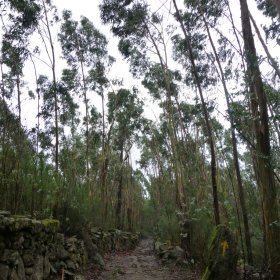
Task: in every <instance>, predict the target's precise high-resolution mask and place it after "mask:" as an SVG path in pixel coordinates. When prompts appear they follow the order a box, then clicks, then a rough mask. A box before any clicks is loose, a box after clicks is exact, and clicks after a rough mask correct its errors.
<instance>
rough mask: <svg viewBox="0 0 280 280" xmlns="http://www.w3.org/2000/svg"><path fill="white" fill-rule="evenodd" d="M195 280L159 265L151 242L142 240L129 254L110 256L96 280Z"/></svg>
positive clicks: (176, 269) (193, 277)
mask: <svg viewBox="0 0 280 280" xmlns="http://www.w3.org/2000/svg"><path fill="white" fill-rule="evenodd" d="M113 279H115V280H117V279H120V280H152V279H153V280H177V279H178V280H179V279H180V280H197V279H199V278H197V276H195V274H194V273H192V272H189V271H186V270H182V269H180V268H178V267H176V266H172V267H170V266H169V267H168V266H163V265H161V264H160V263H159V261H158V260H157V258H156V257H155V256H154V252H153V240H152V239H145V240H142V241H141V242H140V244H139V246H138V247H137V248H136V249H135V250H134V251H132V252H130V253H121V254H119V253H118V254H112V255H111V256H110V257H109V259H108V260H107V261H106V267H105V270H104V271H103V272H102V273H101V275H100V276H99V278H98V280H113Z"/></svg>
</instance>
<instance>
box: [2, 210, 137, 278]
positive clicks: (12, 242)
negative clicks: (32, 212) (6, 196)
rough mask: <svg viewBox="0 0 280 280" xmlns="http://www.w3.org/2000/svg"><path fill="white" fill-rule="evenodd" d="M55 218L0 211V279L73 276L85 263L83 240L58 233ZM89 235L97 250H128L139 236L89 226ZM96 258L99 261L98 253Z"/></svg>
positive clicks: (86, 259) (57, 224)
mask: <svg viewBox="0 0 280 280" xmlns="http://www.w3.org/2000/svg"><path fill="white" fill-rule="evenodd" d="M58 230H59V221H58V220H49V219H47V220H41V221H38V220H34V219H31V218H28V217H25V216H11V215H10V214H9V213H8V212H4V211H2V212H1V211H0V280H8V279H9V280H28V279H32V280H41V279H51V277H52V276H57V275H61V273H62V270H63V273H64V274H66V275H68V276H73V275H75V273H76V272H77V271H79V269H80V268H81V267H83V266H85V265H86V264H87V262H88V257H87V250H86V248H85V245H84V242H83V241H82V240H81V239H79V238H77V237H76V236H72V237H70V238H69V237H68V238H67V237H65V236H64V234H62V233H59V232H58ZM89 236H90V238H91V240H92V242H93V244H95V245H96V248H97V250H98V252H101V255H102V253H104V252H108V251H112V250H124V249H132V248H133V247H134V246H135V245H136V244H137V242H138V239H139V235H138V234H135V235H134V234H131V233H124V232H121V231H118V230H112V231H110V232H104V231H102V230H101V229H96V228H93V229H92V230H91V231H90V233H89ZM98 256H99V257H98V258H97V260H98V261H99V262H100V261H101V262H102V260H100V257H101V256H100V254H99V253H98Z"/></svg>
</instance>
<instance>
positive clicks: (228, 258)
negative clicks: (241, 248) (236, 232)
mask: <svg viewBox="0 0 280 280" xmlns="http://www.w3.org/2000/svg"><path fill="white" fill-rule="evenodd" d="M208 250H209V251H208V261H207V267H206V270H205V273H204V275H203V277H202V280H234V279H235V275H236V263H237V257H238V253H237V243H236V240H235V238H234V236H233V234H232V232H231V231H230V229H229V228H228V227H226V226H225V225H219V226H217V227H216V228H215V230H214V232H213V234H212V238H211V240H210V245H209V249H208Z"/></svg>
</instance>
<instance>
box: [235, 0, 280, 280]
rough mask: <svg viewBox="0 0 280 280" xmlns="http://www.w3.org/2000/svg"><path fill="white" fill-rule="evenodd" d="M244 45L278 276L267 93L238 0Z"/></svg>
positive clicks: (259, 172)
mask: <svg viewBox="0 0 280 280" xmlns="http://www.w3.org/2000/svg"><path fill="white" fill-rule="evenodd" d="M240 7H241V21H242V31H243V40H244V49H245V55H246V62H247V77H246V78H247V81H246V82H247V84H248V85H249V87H250V91H251V92H250V102H251V111H252V117H253V119H254V122H253V124H254V133H255V141H256V155H255V156H256V161H257V163H256V166H257V176H258V179H259V183H260V189H261V194H262V204H263V212H264V226H265V234H266V240H267V252H268V256H269V264H270V266H271V270H272V271H273V273H274V277H275V279H280V247H279V246H280V242H279V241H280V228H279V213H278V203H277V192H276V185H275V178H274V172H273V166H272V163H271V146H270V134H269V116H268V106H267V96H266V94H265V92H264V86H263V81H262V76H261V72H260V69H259V62H258V56H257V51H256V47H255V42H254V37H253V33H252V29H251V23H250V16H249V9H248V4H247V1H246V0H240Z"/></svg>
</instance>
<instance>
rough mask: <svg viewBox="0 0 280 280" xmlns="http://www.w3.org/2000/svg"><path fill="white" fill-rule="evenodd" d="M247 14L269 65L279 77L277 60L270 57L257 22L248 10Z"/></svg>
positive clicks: (279, 71) (279, 70)
mask: <svg viewBox="0 0 280 280" xmlns="http://www.w3.org/2000/svg"><path fill="white" fill-rule="evenodd" d="M249 16H250V19H251V22H252V23H253V25H254V28H255V31H256V33H257V35H258V38H259V40H260V42H261V44H262V47H263V49H264V51H265V53H266V55H267V59H268V61H269V63H270V65H271V66H272V67H273V69H274V70H275V72H276V74H277V76H278V78H279V79H280V69H279V66H278V63H277V61H276V60H275V59H274V58H273V57H272V55H271V54H270V52H269V50H268V47H267V45H266V43H265V41H264V39H263V38H262V35H261V32H260V30H259V28H258V26H257V23H256V21H255V20H254V18H253V16H252V15H251V13H250V12H249Z"/></svg>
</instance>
